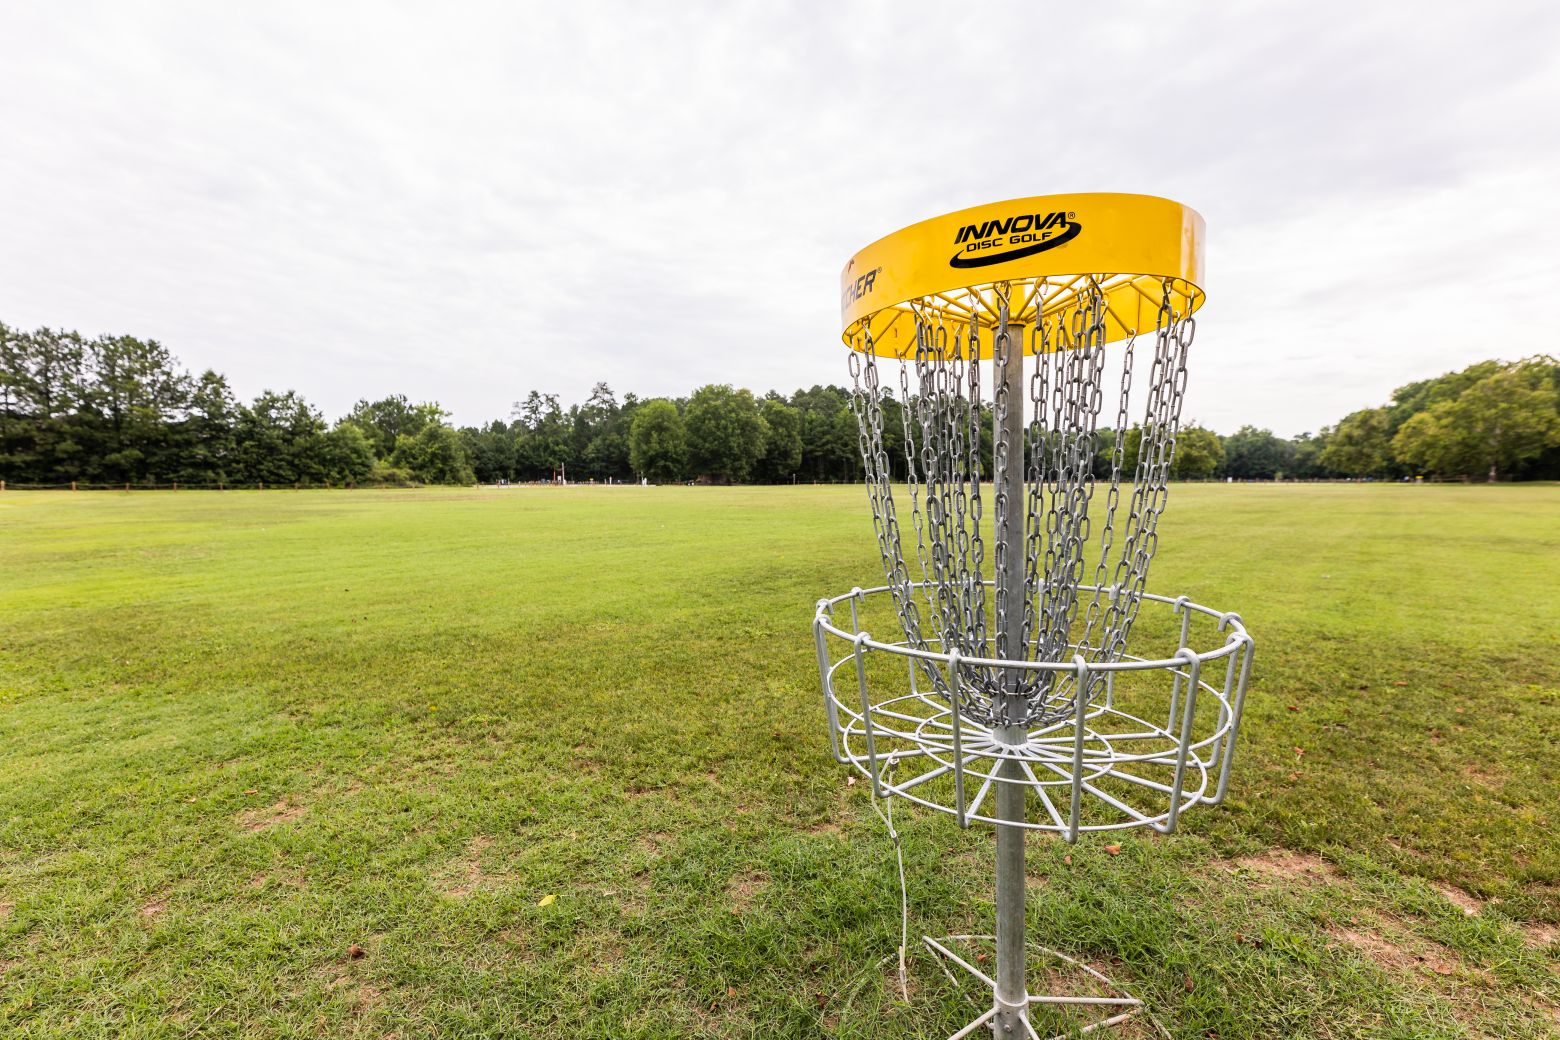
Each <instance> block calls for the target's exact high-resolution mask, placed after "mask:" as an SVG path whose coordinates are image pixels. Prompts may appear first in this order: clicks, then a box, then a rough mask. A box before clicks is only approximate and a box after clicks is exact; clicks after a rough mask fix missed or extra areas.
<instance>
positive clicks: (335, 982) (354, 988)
mask: <svg viewBox="0 0 1560 1040" xmlns="http://www.w3.org/2000/svg"><path fill="white" fill-rule="evenodd" d="M325 974H326V978H327V981H326V983H325V988H326V989H328V990H330V991H331V992H332V993H335V994H338V995H341V996H343V997H344V998H345V999H346V1001H347V1002H348V1003H349V1004H350V1005H351V1008H352V1011H351V1014H352V1015H353V1017H354V1018H362V1017H365V1016H367V1015H370V1014H372V1013H373V1012H374V1011H375V1010H376V1009H377V1008H378V1007H379V1005H380V1004H381V1003H383V1001H384V991H383V990H381V989H380V988H379V987H378V986H376V985H374V984H373V983H372V982H371V981H369V980H368V979H367V978H365V977H364V975H363V971H362V969H360V968H359V967H357V965H356V964H355V963H353V962H352V961H351V960H350V959H349V960H341V961H336V962H333V963H332V964H329V965H327V966H326V969H325Z"/></svg>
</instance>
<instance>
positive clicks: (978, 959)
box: [975, 953, 986, 964]
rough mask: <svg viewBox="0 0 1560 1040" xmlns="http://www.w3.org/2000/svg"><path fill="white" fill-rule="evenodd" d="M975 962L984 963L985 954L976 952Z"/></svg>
mask: <svg viewBox="0 0 1560 1040" xmlns="http://www.w3.org/2000/svg"><path fill="white" fill-rule="evenodd" d="M975 963H976V964H985V963H986V955H985V954H984V953H977V954H976V955H975Z"/></svg>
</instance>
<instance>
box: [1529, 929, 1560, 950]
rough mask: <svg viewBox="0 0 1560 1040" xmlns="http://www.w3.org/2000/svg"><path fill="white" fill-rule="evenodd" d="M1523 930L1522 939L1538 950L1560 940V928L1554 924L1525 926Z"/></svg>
mask: <svg viewBox="0 0 1560 1040" xmlns="http://www.w3.org/2000/svg"><path fill="white" fill-rule="evenodd" d="M1521 928H1522V937H1523V938H1524V939H1525V940H1526V941H1527V944H1528V945H1529V946H1533V947H1537V948H1538V949H1543V948H1544V947H1545V946H1548V945H1549V944H1551V943H1553V942H1554V941H1555V940H1557V939H1560V926H1556V925H1552V924H1524V925H1522V926H1521Z"/></svg>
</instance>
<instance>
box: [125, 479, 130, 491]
mask: <svg viewBox="0 0 1560 1040" xmlns="http://www.w3.org/2000/svg"><path fill="white" fill-rule="evenodd" d="M125 490H126V491H129V490H130V482H129V481H128V480H127V481H125Z"/></svg>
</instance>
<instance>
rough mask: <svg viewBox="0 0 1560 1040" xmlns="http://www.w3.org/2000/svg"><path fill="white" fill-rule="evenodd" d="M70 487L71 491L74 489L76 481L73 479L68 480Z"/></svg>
mask: <svg viewBox="0 0 1560 1040" xmlns="http://www.w3.org/2000/svg"><path fill="white" fill-rule="evenodd" d="M70 489H71V490H72V491H74V490H76V482H75V481H74V480H73V481H71V482H70Z"/></svg>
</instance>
